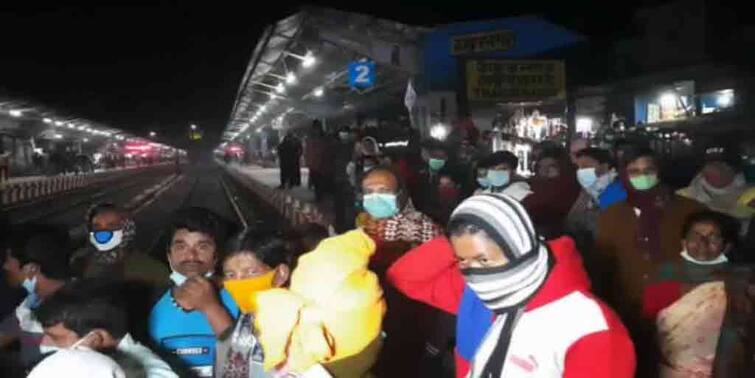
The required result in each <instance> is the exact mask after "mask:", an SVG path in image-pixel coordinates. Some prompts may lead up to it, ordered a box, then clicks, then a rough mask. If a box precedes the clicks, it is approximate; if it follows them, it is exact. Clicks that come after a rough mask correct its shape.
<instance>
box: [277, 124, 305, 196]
mask: <svg viewBox="0 0 755 378" xmlns="http://www.w3.org/2000/svg"><path fill="white" fill-rule="evenodd" d="M301 154H302V147H301V142H300V141H299V138H297V137H296V135H294V133H293V132H291V131H289V132H288V133H287V134H286V136H285V137H284V138H283V141H282V142H281V143H280V144H279V145H278V160H279V163H280V176H281V185H280V187H281V188H283V189H288V188H291V187H294V186H299V185H301V169H300V167H299V160H300V159H301Z"/></svg>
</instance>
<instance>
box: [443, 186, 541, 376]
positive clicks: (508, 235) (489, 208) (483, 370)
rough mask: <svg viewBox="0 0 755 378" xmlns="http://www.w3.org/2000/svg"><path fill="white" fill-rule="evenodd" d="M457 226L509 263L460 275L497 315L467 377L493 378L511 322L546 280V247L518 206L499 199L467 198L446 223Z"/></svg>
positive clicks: (505, 198)
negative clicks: (473, 232)
mask: <svg viewBox="0 0 755 378" xmlns="http://www.w3.org/2000/svg"><path fill="white" fill-rule="evenodd" d="M458 222H462V223H468V224H473V225H475V226H477V227H479V228H480V229H482V230H484V231H485V233H486V234H487V235H488V236H489V237H490V238H491V239H493V241H494V242H495V243H496V244H497V245H498V246H499V247H501V249H502V250H503V252H504V255H505V256H506V258H507V259H508V260H509V262H508V263H507V264H505V265H504V266H501V267H492V268H468V269H463V270H462V273H463V274H464V279H465V281H466V282H467V285H469V287H470V288H471V289H472V290H473V291H474V292H475V293H476V294H477V296H478V297H480V299H481V300H482V301H483V302H484V303H485V305H486V306H487V307H488V308H490V309H491V310H492V311H494V312H495V313H496V314H497V317H496V320H495V322H494V323H493V326H492V327H491V328H490V330H489V331H488V334H487V335H486V336H485V339H483V341H482V343H481V344H480V346H479V347H478V349H477V352H476V353H475V357H474V359H473V361H472V367H471V370H470V376H471V377H473V378H477V377H486V378H487V377H491V376H493V377H499V376H501V374H502V372H503V368H504V364H505V361H506V354H507V352H508V346H509V343H510V340H511V335H512V333H513V330H514V328H515V327H516V322H517V320H518V318H519V316H520V315H521V313H522V312H523V311H524V307H525V305H526V303H527V301H528V300H529V299H530V298H532V297H533V296H534V295H535V294H536V293H537V291H538V290H539V289H540V287H541V286H542V285H543V283H544V282H545V280H546V279H547V277H548V273H549V271H550V258H549V253H548V248H547V247H546V246H545V244H544V243H543V242H541V240H540V239H539V238H538V236H537V233H536V232H535V228H534V226H533V225H532V220H531V219H530V217H529V215H528V214H527V212H526V211H525V210H524V208H523V207H522V205H521V204H520V203H519V202H517V201H516V200H515V199H513V198H512V197H509V196H506V195H503V194H483V195H477V196H473V197H470V198H469V199H467V200H466V201H464V202H462V203H461V205H459V207H457V208H456V210H454V212H453V214H452V215H451V221H450V224H451V225H453V224H456V223H458Z"/></svg>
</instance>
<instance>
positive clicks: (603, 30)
mask: <svg viewBox="0 0 755 378" xmlns="http://www.w3.org/2000/svg"><path fill="white" fill-rule="evenodd" d="M7 3H9V2H3V4H2V5H0V31H1V32H2V36H3V38H2V46H1V48H2V50H1V51H2V52H0V88H1V89H5V90H6V91H8V92H10V93H13V94H18V95H20V96H23V97H24V98H28V99H31V100H34V101H37V102H41V103H43V104H47V105H49V106H50V107H52V108H55V109H61V110H63V111H67V112H70V113H72V114H76V115H79V116H82V117H85V118H89V119H93V120H96V121H101V122H106V123H109V124H111V125H113V126H115V127H119V128H122V129H127V130H130V131H133V132H136V133H141V134H142V135H144V134H146V133H147V132H148V131H149V130H155V131H157V132H158V134H159V135H160V136H162V137H163V138H165V137H170V136H175V135H179V134H181V133H182V132H183V131H184V130H185V128H186V127H187V125H188V124H189V123H198V124H200V125H202V126H203V127H204V128H205V130H206V131H208V133H210V134H217V135H216V136H219V134H220V131H221V130H222V129H223V127H224V125H225V123H226V121H227V118H228V115H229V113H230V109H231V106H232V102H233V99H234V96H235V93H236V90H237V88H238V85H239V82H240V80H241V77H242V75H243V72H244V69H245V67H246V65H247V62H248V59H249V57H250V55H251V51H252V49H253V47H254V45H255V43H256V40H257V38H258V36H259V34H260V33H261V31H262V30H263V28H264V26H265V25H267V24H269V23H271V22H274V21H275V20H278V19H280V18H283V17H285V16H286V15H288V14H291V13H293V12H295V11H296V9H297V7H298V6H299V5H300V4H301V2H285V1H274V2H267V4H266V5H265V7H266V9H265V10H264V11H263V10H261V9H260V7H259V6H254V4H258V3H260V2H259V1H254V2H252V1H244V2H238V3H233V2H223V1H203V2H200V3H199V5H187V4H184V3H188V2H178V1H176V2H161V3H160V4H159V5H155V4H146V3H143V4H144V5H134V4H140V3H141V2H131V3H130V4H125V3H120V2H116V4H120V5H114V4H107V5H102V4H97V3H95V2H91V3H87V2H82V1H79V2H73V3H71V4H64V2H57V3H54V5H49V6H44V5H39V4H33V2H24V3H31V4H7ZM14 3H16V2H14ZM18 3H21V2H18ZM100 3H104V2H100ZM270 3H275V5H272V7H273V8H268V7H270V6H271V5H269V4H270ZM405 3H406V2H405ZM454 3H456V4H457V5H449V4H445V2H442V1H435V2H429V1H428V2H413V3H412V5H406V4H402V5H398V4H396V5H391V4H388V3H387V2H386V1H374V2H370V3H369V4H367V5H360V4H362V2H357V1H354V2H335V1H327V2H316V3H315V4H317V5H324V6H325V5H327V6H333V7H337V8H339V9H344V10H350V11H358V12H364V13H370V14H373V15H376V16H379V17H384V18H390V19H394V20H397V21H402V22H406V23H410V24H420V25H427V26H430V25H433V24H439V23H447V22H454V21H464V20H469V19H490V18H497V17H506V16H513V15H520V14H542V15H545V16H546V17H547V18H548V19H550V20H552V21H554V22H556V23H559V24H562V25H564V26H566V27H569V28H572V29H574V30H576V31H579V32H582V33H584V34H586V35H588V36H591V37H592V40H593V41H594V42H596V43H605V42H607V41H610V40H611V39H612V38H618V37H622V36H625V35H627V34H628V33H631V24H630V22H631V10H632V8H634V7H636V5H619V6H621V7H623V9H617V8H616V7H617V5H616V3H617V2H611V1H596V2H590V1H568V2H566V1H564V2H562V4H561V5H560V7H559V6H556V5H552V4H553V3H552V2H544V4H537V3H535V2H534V1H516V2H512V1H495V2H494V1H476V2H475V1H456V2H454ZM625 3H628V2H625ZM632 3H635V2H632ZM643 3H646V4H647V3H658V1H652V0H647V1H644V2H643ZM240 4H245V5H240ZM492 4H500V5H492Z"/></svg>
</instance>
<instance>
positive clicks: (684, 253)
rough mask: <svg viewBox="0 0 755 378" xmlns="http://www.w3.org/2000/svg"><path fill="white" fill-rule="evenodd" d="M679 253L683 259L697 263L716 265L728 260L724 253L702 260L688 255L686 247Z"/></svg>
mask: <svg viewBox="0 0 755 378" xmlns="http://www.w3.org/2000/svg"><path fill="white" fill-rule="evenodd" d="M681 255H682V258H683V259H685V260H687V261H689V262H691V263H693V264H697V265H718V264H723V263H727V262H729V259H727V258H726V255H725V254H723V253H721V254H720V255H718V257H716V258H715V259H713V260H708V261H702V260H698V259H696V258H694V257H692V255H690V254H689V252H687V250H686V249H685V250H683V251H682V253H681Z"/></svg>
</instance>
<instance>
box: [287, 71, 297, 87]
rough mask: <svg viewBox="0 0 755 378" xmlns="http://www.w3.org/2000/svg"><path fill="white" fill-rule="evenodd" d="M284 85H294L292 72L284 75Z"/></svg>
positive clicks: (294, 75)
mask: <svg viewBox="0 0 755 378" xmlns="http://www.w3.org/2000/svg"><path fill="white" fill-rule="evenodd" d="M286 84H288V85H293V84H296V74H294V73H293V72H289V73H287V74H286Z"/></svg>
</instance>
